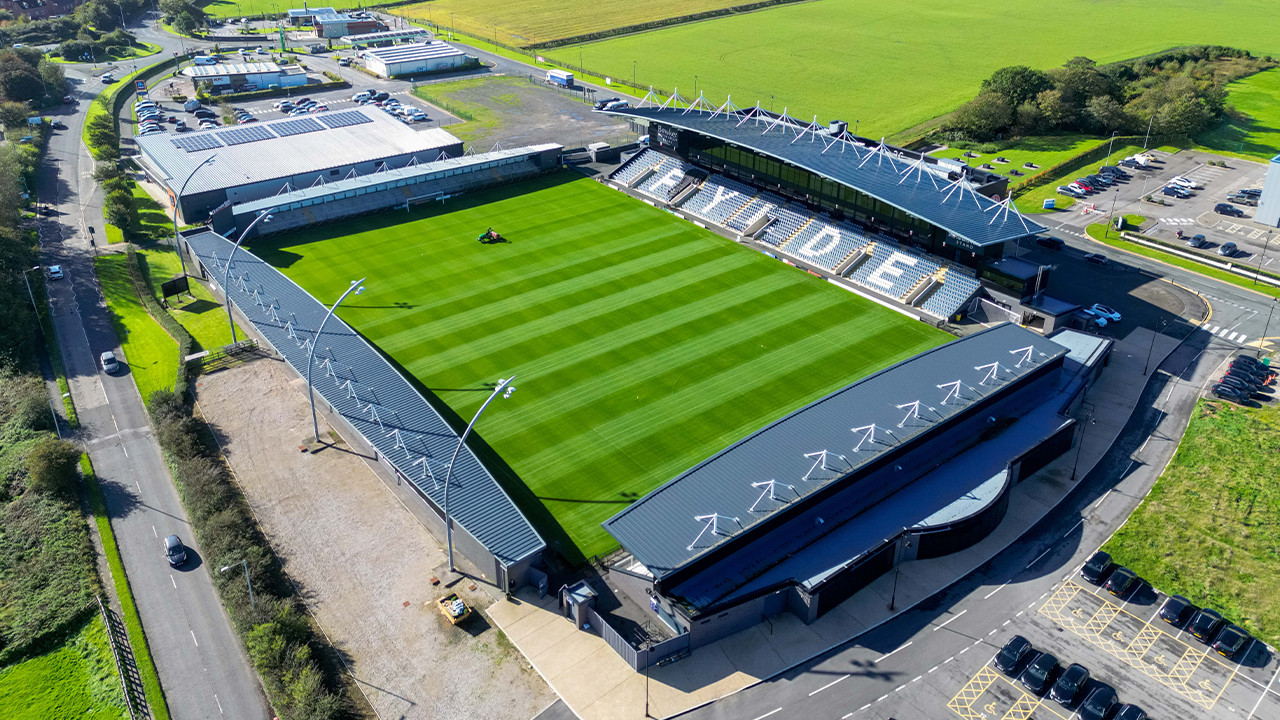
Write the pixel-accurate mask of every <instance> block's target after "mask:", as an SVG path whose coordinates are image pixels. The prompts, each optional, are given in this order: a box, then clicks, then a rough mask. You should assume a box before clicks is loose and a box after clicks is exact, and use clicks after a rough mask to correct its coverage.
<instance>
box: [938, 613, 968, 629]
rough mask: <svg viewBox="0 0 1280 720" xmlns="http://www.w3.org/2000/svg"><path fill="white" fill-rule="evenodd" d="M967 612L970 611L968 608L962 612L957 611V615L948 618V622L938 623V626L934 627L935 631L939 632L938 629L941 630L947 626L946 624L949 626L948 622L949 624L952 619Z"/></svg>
mask: <svg viewBox="0 0 1280 720" xmlns="http://www.w3.org/2000/svg"><path fill="white" fill-rule="evenodd" d="M967 612H969V611H968V610H961V611H960V612H958V613H956V614H955V615H952V616H951V618H950V619H948V620H947V622H944V623H942V624H941V625H938V626H936V627H934V628H933V631H934V632H938V631H939V630H941V629H942V628H944V627H946V626H947V624H948V623H950V622H951V621H952V620H955V619H956V618H958V617H960V616H961V615H963V614H965V613H967Z"/></svg>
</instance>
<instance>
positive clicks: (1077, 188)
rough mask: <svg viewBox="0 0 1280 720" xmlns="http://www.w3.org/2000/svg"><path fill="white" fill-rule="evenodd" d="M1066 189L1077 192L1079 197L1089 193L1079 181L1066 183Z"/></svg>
mask: <svg viewBox="0 0 1280 720" xmlns="http://www.w3.org/2000/svg"><path fill="white" fill-rule="evenodd" d="M1067 189H1068V190H1070V191H1072V192H1074V193H1078V194H1079V196H1080V197H1084V196H1086V195H1088V194H1089V189H1088V188H1086V187H1085V186H1083V185H1081V184H1079V183H1074V182H1073V183H1071V184H1069V185H1067Z"/></svg>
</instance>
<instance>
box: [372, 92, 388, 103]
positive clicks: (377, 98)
mask: <svg viewBox="0 0 1280 720" xmlns="http://www.w3.org/2000/svg"><path fill="white" fill-rule="evenodd" d="M369 97H370V99H372V100H373V101H374V102H382V101H383V100H386V99H387V98H389V97H391V96H390V95H389V94H387V93H385V92H382V91H381V90H379V91H378V92H375V93H373V94H372V95H370V96H369Z"/></svg>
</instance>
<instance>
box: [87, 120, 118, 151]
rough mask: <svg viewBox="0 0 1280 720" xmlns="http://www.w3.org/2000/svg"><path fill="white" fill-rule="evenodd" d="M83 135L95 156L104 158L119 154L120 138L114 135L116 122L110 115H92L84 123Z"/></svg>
mask: <svg viewBox="0 0 1280 720" xmlns="http://www.w3.org/2000/svg"><path fill="white" fill-rule="evenodd" d="M85 137H86V139H87V140H88V141H89V149H90V150H92V151H93V156H94V157H95V158H97V159H99V160H105V159H108V158H110V157H114V156H117V155H119V148H120V144H119V143H120V138H119V136H117V135H116V124H115V122H113V121H112V119H111V116H110V115H108V114H106V113H101V114H98V115H94V116H93V117H92V118H91V119H90V120H89V122H88V123H87V124H86V125H85Z"/></svg>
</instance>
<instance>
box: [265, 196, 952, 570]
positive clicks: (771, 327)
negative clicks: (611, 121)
mask: <svg viewBox="0 0 1280 720" xmlns="http://www.w3.org/2000/svg"><path fill="white" fill-rule="evenodd" d="M575 177H576V176H575V175H573V174H571V173H561V174H557V175H550V176H545V177H543V178H540V179H537V180H534V181H530V182H527V183H523V184H518V185H513V186H506V187H502V188H497V189H493V190H488V191H484V192H478V193H474V194H469V195H466V196H464V197H462V198H458V199H455V200H450V201H449V202H448V204H446V205H444V206H440V205H438V204H432V205H430V206H424V207H423V208H421V209H419V210H415V211H414V213H413V214H412V215H409V216H406V214H404V213H402V212H389V213H385V214H382V215H375V216H369V217H363V218H360V219H358V220H354V221H351V222H347V223H336V224H333V225H327V226H324V227H319V228H315V229H311V230H305V231H302V232H299V233H295V234H290V235H285V236H283V237H280V238H266V239H263V240H259V241H257V242H256V243H255V244H254V246H253V248H252V249H253V251H254V252H256V253H258V254H260V255H261V256H262V257H263V258H264V259H266V260H267V261H268V262H271V263H272V264H274V265H276V266H277V267H279V268H280V269H281V270H282V271H283V272H284V273H286V274H287V275H289V276H290V277H291V278H292V279H293V280H295V281H296V282H298V283H299V284H300V285H302V286H303V287H304V288H306V289H307V290H308V291H309V292H311V293H312V294H314V295H316V296H317V297H321V298H329V297H336V296H337V295H338V294H339V293H341V291H342V290H343V289H345V288H346V287H348V283H349V282H350V281H351V280H352V279H353V278H357V277H363V276H366V275H367V276H368V279H367V280H366V281H365V283H364V284H365V286H366V287H367V288H368V289H367V291H366V292H365V294H364V295H362V296H361V297H360V298H358V299H355V298H353V299H352V300H354V302H353V301H351V300H349V301H348V303H346V304H344V305H343V306H342V308H341V309H340V310H339V311H338V314H339V315H340V316H341V317H342V318H343V319H344V320H346V321H347V322H349V323H350V324H351V325H352V326H353V327H355V328H356V329H357V330H359V331H360V332H361V333H362V334H364V335H365V336H366V337H368V338H369V339H370V340H371V341H372V342H373V343H375V344H376V345H378V346H379V348H381V349H382V350H383V351H384V352H385V353H387V354H388V355H389V356H390V357H391V358H392V359H394V360H395V361H396V362H398V363H399V364H400V365H401V366H402V367H403V368H404V370H405V371H406V372H407V373H408V374H409V375H410V376H412V377H414V378H416V379H417V380H418V381H419V382H420V383H421V385H422V386H423V387H425V388H427V389H428V390H429V391H430V392H436V393H438V397H439V398H440V399H441V401H442V402H443V403H446V404H447V406H448V408H450V409H452V411H453V413H455V414H456V416H457V418H470V417H471V415H472V414H473V413H474V412H475V410H476V409H477V408H478V407H479V405H480V403H481V402H482V401H483V400H484V399H485V394H484V393H477V392H456V391H450V390H445V389H444V388H454V389H467V388H479V387H482V384H483V383H486V382H493V381H495V380H496V379H498V378H499V377H508V376H510V375H511V374H515V375H516V377H517V381H516V385H517V387H518V388H519V392H517V393H515V394H514V395H513V397H512V399H511V400H508V401H504V402H501V403H498V404H497V405H496V406H495V407H492V408H490V410H489V412H488V413H487V414H486V415H485V417H484V418H483V419H482V420H481V422H480V424H479V426H478V428H477V430H476V433H477V434H478V435H479V437H480V439H475V438H474V436H473V440H472V441H471V443H470V444H471V445H472V447H474V448H477V451H478V452H479V454H480V455H481V457H482V458H484V459H486V462H488V463H489V466H490V468H491V469H492V470H493V471H494V473H495V475H497V476H498V477H499V479H500V480H502V481H503V482H504V483H505V484H506V485H507V487H508V489H509V491H510V492H511V494H512V496H513V498H515V499H516V501H517V503H520V504H521V505H522V507H524V509H525V511H526V513H527V514H528V515H529V516H530V517H531V519H533V520H534V522H535V524H536V525H537V526H538V527H539V529H540V531H541V532H543V534H544V537H546V538H547V540H548V542H549V543H550V544H551V545H552V546H553V547H555V548H557V549H558V550H559V551H560V552H561V553H562V554H563V555H565V556H566V557H567V558H568V559H570V560H571V561H580V560H581V559H582V558H583V557H584V556H586V557H589V556H591V555H594V554H599V553H603V552H607V551H608V550H609V549H611V548H612V547H613V545H614V543H613V541H612V539H611V538H610V537H609V536H608V535H607V534H606V533H605V532H604V530H603V529H602V528H601V527H600V523H601V522H602V521H604V520H605V519H607V518H608V517H610V516H611V515H613V514H614V513H616V512H617V511H618V510H620V509H622V508H623V507H625V506H626V505H627V504H629V503H630V502H632V501H633V500H634V499H636V498H638V497H640V496H642V495H644V494H645V493H647V492H649V491H650V490H652V489H654V488H655V487H657V486H658V485H659V484H661V483H663V482H665V481H667V480H669V479H670V478H672V477H673V476H675V475H676V474H678V473H680V472H682V471H683V470H686V469H688V468H689V467H690V466H692V465H693V464H695V463H697V462H699V461H701V460H702V459H704V458H706V457H707V456H709V455H710V454H712V453H714V452H716V451H718V450H720V449H722V448H724V447H725V446H726V445H728V444H729V443H731V442H733V441H735V440H738V439H740V438H741V437H743V436H744V435H746V434H747V433H749V432H752V431H754V430H756V429H759V428H760V427H762V426H763V425H765V424H766V423H768V422H770V421H772V420H774V419H777V418H778V417H780V416H782V415H783V414H785V413H787V412H788V411H790V410H793V409H795V408H797V407H799V406H801V405H803V404H805V403H807V402H810V401H812V400H815V399H817V398H819V397H821V396H823V395H824V394H826V393H828V392H831V391H833V390H835V389H837V388H840V387H843V386H844V385H846V384H848V383H850V382H852V381H853V380H856V379H858V378H860V377H862V376H864V375H866V374H868V373H870V372H873V371H875V370H878V369H880V368H882V367H884V366H886V365H888V364H891V363H892V362H895V361H897V360H900V359H902V358H904V357H907V356H910V355H913V354H916V353H918V352H921V351H923V350H925V349H928V348H931V347H934V346H936V345H939V344H941V343H943V342H946V341H947V340H948V339H949V336H947V335H946V334H945V333H943V332H941V331H939V330H937V329H935V328H932V327H930V326H928V325H925V324H923V323H920V322H916V321H913V320H909V319H907V318H905V317H903V316H901V315H898V314H897V313H894V312H892V311H889V310H886V309H884V308H881V307H880V306H878V305H876V304H874V303H871V302H869V301H866V300H864V299H862V298H860V297H858V296H856V295H854V294H853V293H850V292H847V291H845V290H842V289H839V288H836V287H835V286H832V285H830V284H829V283H826V282H823V281H821V280H818V279H817V278H814V277H812V276H810V275H807V274H805V273H802V272H800V271H798V270H795V269H793V268H790V267H787V266H786V265H783V264H781V263H779V262H777V261H776V260H772V259H770V258H768V257H766V256H764V255H762V254H760V253H756V252H752V251H750V250H747V249H745V248H742V247H739V246H737V245H736V244H734V243H732V242H730V241H727V240H725V239H723V238H720V237H718V236H716V235H713V234H712V233H710V232H707V231H704V230H701V229H699V228H697V227H695V226H693V225H691V224H690V223H688V222H685V221H683V220H680V219H677V218H675V217H673V216H671V215H669V214H667V213H665V212H663V211H660V210H657V209H655V208H652V207H650V206H648V205H645V204H643V203H641V202H639V201H636V200H633V199H631V198H628V197H626V196H625V195H623V194H621V193H619V192H617V191H614V190H610V189H608V188H605V187H604V186H602V185H600V184H598V183H596V182H592V181H590V180H587V179H573V178H575ZM490 226H492V227H493V228H494V229H495V230H497V231H498V232H499V233H501V234H502V235H504V236H505V237H506V238H507V239H508V240H509V242H508V243H500V244H481V243H479V242H477V240H476V236H477V235H478V234H479V233H481V232H483V231H484V230H485V229H486V228H487V227H490ZM353 257H358V260H352V258H353ZM430 389H439V390H436V391H431V390H430ZM428 397H431V395H428ZM462 423H464V424H465V420H462ZM485 445H487V446H488V447H489V448H492V452H493V453H496V454H497V455H498V456H500V458H501V460H500V461H498V462H494V458H493V457H492V456H486V452H487V451H486V449H485V448H484V447H483V446H485ZM504 465H505V466H509V468H510V471H511V472H507V471H506V470H505V469H504Z"/></svg>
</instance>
